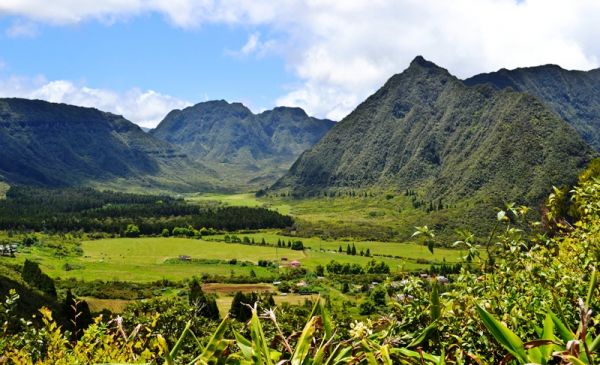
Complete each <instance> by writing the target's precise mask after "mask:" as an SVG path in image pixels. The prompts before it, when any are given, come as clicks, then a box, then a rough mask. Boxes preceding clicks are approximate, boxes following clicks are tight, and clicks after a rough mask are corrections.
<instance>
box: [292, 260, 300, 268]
mask: <svg viewBox="0 0 600 365" xmlns="http://www.w3.org/2000/svg"><path fill="white" fill-rule="evenodd" d="M300 265H301V264H300V261H297V260H294V261H292V262H290V266H291V267H293V268H299V267H300Z"/></svg>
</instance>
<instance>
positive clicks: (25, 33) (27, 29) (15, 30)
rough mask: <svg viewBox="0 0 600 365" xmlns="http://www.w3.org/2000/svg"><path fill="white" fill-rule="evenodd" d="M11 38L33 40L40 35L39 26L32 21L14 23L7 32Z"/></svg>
mask: <svg viewBox="0 0 600 365" xmlns="http://www.w3.org/2000/svg"><path fill="white" fill-rule="evenodd" d="M5 34H6V35H7V36H8V37H10V38H31V37H35V36H36V35H38V27H37V24H36V23H34V22H31V21H22V20H16V21H14V22H13V23H12V24H11V26H10V27H8V28H7V29H6V31H5Z"/></svg>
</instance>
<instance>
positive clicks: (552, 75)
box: [464, 65, 600, 151]
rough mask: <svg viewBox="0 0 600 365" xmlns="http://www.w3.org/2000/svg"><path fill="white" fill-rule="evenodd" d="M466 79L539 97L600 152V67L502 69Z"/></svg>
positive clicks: (549, 66)
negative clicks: (587, 69)
mask: <svg viewBox="0 0 600 365" xmlns="http://www.w3.org/2000/svg"><path fill="white" fill-rule="evenodd" d="M464 82H465V84H467V85H477V84H490V85H493V86H494V87H496V88H498V89H503V88H507V87H510V88H512V89H514V90H516V91H524V92H528V93H530V94H532V95H535V96H537V97H538V98H539V99H540V100H542V101H543V102H544V103H546V104H547V105H548V106H549V107H550V108H552V109H553V110H554V111H556V112H557V113H558V114H559V115H560V116H561V117H562V118H563V119H564V120H565V121H566V122H567V123H569V124H571V125H572V126H573V127H574V128H575V129H576V130H577V132H579V134H580V135H581V136H582V137H583V139H584V140H585V141H586V142H588V143H589V144H590V145H592V147H594V148H595V149H596V151H600V69H596V70H591V71H587V72H585V71H568V70H565V69H562V68H561V67H559V66H556V65H545V66H538V67H527V68H518V69H515V70H507V69H501V70H499V71H497V72H492V73H486V74H480V75H476V76H473V77H471V78H469V79H467V80H465V81H464Z"/></svg>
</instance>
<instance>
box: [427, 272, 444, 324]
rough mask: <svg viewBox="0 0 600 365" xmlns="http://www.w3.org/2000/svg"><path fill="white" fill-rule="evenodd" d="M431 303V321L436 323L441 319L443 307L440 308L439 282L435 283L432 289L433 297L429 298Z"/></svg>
mask: <svg viewBox="0 0 600 365" xmlns="http://www.w3.org/2000/svg"><path fill="white" fill-rule="evenodd" d="M429 303H430V306H431V321H432V322H434V321H436V320H437V319H438V318H440V313H441V307H440V294H439V291H438V284H437V282H435V281H434V282H433V285H432V287H431V296H430V298H429Z"/></svg>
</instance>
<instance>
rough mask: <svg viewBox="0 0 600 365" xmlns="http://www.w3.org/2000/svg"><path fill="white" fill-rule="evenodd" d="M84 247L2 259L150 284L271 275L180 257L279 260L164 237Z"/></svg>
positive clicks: (252, 250)
mask: <svg viewBox="0 0 600 365" xmlns="http://www.w3.org/2000/svg"><path fill="white" fill-rule="evenodd" d="M81 247H82V249H83V256H73V255H67V256H56V250H55V249H52V248H48V247H38V246H34V247H31V248H28V249H23V251H22V252H21V253H19V254H18V255H17V258H16V259H14V258H4V257H0V262H5V263H9V262H10V263H18V264H22V262H23V261H24V260H25V259H26V258H29V259H32V260H35V261H37V262H39V263H40V265H41V267H42V270H44V272H47V273H48V274H49V275H50V276H51V277H54V278H56V277H60V278H76V279H79V280H86V281H88V280H97V279H100V280H122V281H136V282H149V281H155V280H161V279H169V280H183V279H187V278H190V277H192V276H194V275H202V274H204V273H206V274H210V275H224V276H229V275H232V274H233V275H235V276H248V275H249V274H250V272H251V271H252V270H253V271H254V272H255V274H256V275H257V277H259V278H260V277H267V276H270V274H271V273H270V271H269V269H266V268H263V267H258V266H250V265H249V266H242V265H240V263H239V262H238V264H237V265H229V264H223V263H219V264H215V263H205V262H185V261H179V260H177V258H178V257H179V256H180V255H187V256H190V257H192V258H193V259H204V260H211V259H212V260H214V259H218V260H230V259H237V260H238V261H251V262H254V263H255V262H257V261H258V260H259V259H266V260H275V259H276V258H277V254H278V253H277V252H276V250H275V248H273V247H257V246H247V245H241V244H225V243H217V242H207V241H202V240H194V239H187V238H163V237H150V238H115V239H103V240H95V241H84V242H82V244H81ZM278 251H281V250H278ZM288 256H289V258H290V260H292V259H300V258H302V257H304V254H303V253H302V252H299V251H292V252H289V254H288ZM171 259H175V260H171ZM67 263H68V264H69V265H70V266H71V269H70V270H66V267H65V264H67Z"/></svg>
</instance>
